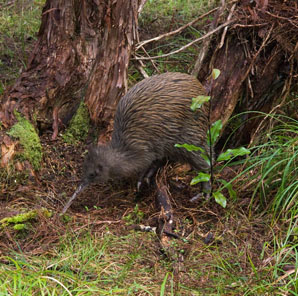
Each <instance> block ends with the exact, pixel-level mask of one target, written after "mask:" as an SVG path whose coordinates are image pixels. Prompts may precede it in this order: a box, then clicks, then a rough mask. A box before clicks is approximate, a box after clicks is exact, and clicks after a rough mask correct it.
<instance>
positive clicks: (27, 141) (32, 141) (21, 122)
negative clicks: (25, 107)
mask: <svg viewBox="0 0 298 296" xmlns="http://www.w3.org/2000/svg"><path fill="white" fill-rule="evenodd" d="M15 116H16V118H17V121H18V122H17V123H16V124H15V125H14V126H13V127H12V128H11V129H10V131H8V132H7V134H8V135H10V136H12V137H14V138H17V139H19V140H20V144H21V145H22V146H23V148H24V150H23V152H22V153H21V154H20V155H21V157H22V158H24V159H27V160H28V161H29V162H30V163H31V165H32V166H33V168H34V169H35V170H38V169H39V168H40V163H41V160H42V147H41V144H40V140H39V136H38V134H37V132H36V130H35V128H34V126H33V125H32V124H31V123H30V121H29V120H27V119H26V118H24V117H23V116H21V115H20V114H19V113H17V112H15Z"/></svg>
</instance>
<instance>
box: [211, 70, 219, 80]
mask: <svg viewBox="0 0 298 296" xmlns="http://www.w3.org/2000/svg"><path fill="white" fill-rule="evenodd" d="M219 75H220V70H219V69H213V70H212V78H213V79H214V80H216V79H217V78H218V76H219Z"/></svg>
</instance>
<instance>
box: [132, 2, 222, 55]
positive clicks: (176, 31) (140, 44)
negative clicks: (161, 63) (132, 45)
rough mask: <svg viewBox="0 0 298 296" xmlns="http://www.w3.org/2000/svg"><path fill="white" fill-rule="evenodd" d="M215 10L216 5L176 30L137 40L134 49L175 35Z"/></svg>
mask: <svg viewBox="0 0 298 296" xmlns="http://www.w3.org/2000/svg"><path fill="white" fill-rule="evenodd" d="M216 10H218V7H216V8H213V9H212V10H210V11H208V12H206V13H204V14H202V15H200V16H199V17H197V18H196V19H194V20H192V21H191V22H189V23H188V24H186V25H184V26H182V27H180V28H178V29H177V30H174V31H172V32H168V33H165V34H162V35H159V36H157V37H154V38H152V39H148V40H145V41H142V42H139V43H138V44H137V46H136V50H138V49H139V48H140V47H142V46H144V45H145V44H147V43H150V42H152V41H158V40H160V39H163V38H166V37H169V36H172V35H175V34H178V33H180V32H181V31H183V30H184V29H186V28H187V27H190V26H192V25H193V24H195V23H196V22H198V21H199V20H201V19H203V18H204V17H206V16H208V15H209V14H211V13H213V12H215V11H216Z"/></svg>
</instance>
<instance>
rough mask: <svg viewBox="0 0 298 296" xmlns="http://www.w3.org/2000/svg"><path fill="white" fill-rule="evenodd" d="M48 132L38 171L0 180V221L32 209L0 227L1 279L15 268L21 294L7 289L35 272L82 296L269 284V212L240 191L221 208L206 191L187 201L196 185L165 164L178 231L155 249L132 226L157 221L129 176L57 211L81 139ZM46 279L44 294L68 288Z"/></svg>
mask: <svg viewBox="0 0 298 296" xmlns="http://www.w3.org/2000/svg"><path fill="white" fill-rule="evenodd" d="M50 136H51V135H50V134H47V135H44V136H43V137H42V139H41V140H42V146H43V150H44V158H43V160H44V161H43V168H42V169H41V170H40V172H38V174H35V175H31V176H29V177H28V176H27V177H25V176H24V175H23V173H22V172H20V173H19V174H17V176H16V174H11V175H10V174H7V176H6V179H2V181H4V182H1V187H0V220H2V219H3V218H6V217H11V216H16V215H18V214H20V213H28V212H30V211H32V210H36V209H37V215H36V216H35V217H33V218H31V219H29V220H27V221H25V222H24V221H21V222H20V221H19V222H18V223H24V224H25V228H24V229H22V230H19V231H17V230H15V229H14V228H13V226H14V225H16V224H17V222H14V223H11V224H9V226H7V227H5V228H4V229H1V236H0V263H1V265H2V270H1V271H2V272H3V271H4V270H5V271H6V272H7V271H10V272H11V278H9V277H7V278H6V279H5V281H7V283H9V282H10V284H12V282H13V281H14V278H15V276H16V272H17V271H19V272H20V273H21V274H22V275H19V276H20V278H19V280H20V281H22V283H21V282H20V283H18V284H19V285H20V287H19V289H20V291H23V293H24V294H17V295H29V294H26V293H25V292H24V291H25V290H22V289H28V287H27V286H26V285H28V283H27V284H26V281H24V278H26V277H29V278H33V279H36V277H40V279H41V281H42V279H44V275H45V274H46V275H48V276H49V275H50V276H51V277H53V278H54V279H56V280H57V281H59V282H61V284H63V286H65V288H66V289H68V290H69V291H70V292H71V291H73V293H74V294H75V295H83V293H82V294H80V293H78V291H83V290H84V289H87V290H86V291H88V290H89V293H87V292H86V294H84V295H159V294H160V293H161V292H162V291H164V294H160V295H270V293H273V291H275V287H274V286H275V285H274V284H273V283H271V282H270V274H268V272H269V270H270V268H271V267H270V260H272V258H271V257H270V253H271V252H272V250H270V249H271V247H270V246H269V242H270V241H271V240H272V229H271V227H270V220H269V217H265V216H262V215H261V214H259V215H258V214H256V213H252V212H251V207H249V203H250V198H249V196H238V199H237V203H236V202H233V201H228V206H227V208H226V209H223V208H222V207H220V206H219V205H218V204H216V203H215V201H214V200H213V199H211V200H210V201H205V200H202V199H201V200H198V201H197V202H196V203H191V202H190V198H191V197H192V196H194V195H195V193H196V188H195V187H190V186H189V182H190V180H191V173H190V172H186V173H185V172H184V170H183V169H184V168H182V169H181V168H180V169H179V167H175V168H168V169H167V183H168V187H169V192H170V194H171V199H172V206H173V213H174V222H175V233H176V234H177V235H178V237H179V238H171V239H170V242H169V245H168V247H167V248H166V249H162V247H161V243H160V240H159V237H158V236H157V235H156V234H155V233H152V232H141V231H138V230H136V229H137V227H136V225H141V224H142V225H146V226H149V225H150V226H153V227H154V226H157V218H158V216H159V210H158V209H157V208H156V205H155V195H156V192H155V191H154V190H153V191H152V192H148V194H147V196H144V198H143V199H142V200H141V201H139V202H138V203H137V205H136V201H135V184H134V182H132V183H122V184H109V185H106V186H104V187H102V186H99V185H96V184H95V185H90V186H89V187H88V188H87V189H86V190H85V191H83V192H82V193H81V194H80V195H79V196H78V197H77V199H76V200H75V201H74V202H73V204H72V206H71V207H70V209H69V210H68V212H67V214H66V215H64V216H61V215H60V213H61V211H62V208H63V205H64V204H65V202H66V201H67V199H68V198H69V197H70V196H71V195H72V194H73V192H74V191H75V189H76V187H77V185H78V183H79V176H80V170H81V165H82V161H83V155H84V153H85V150H86V149H85V147H84V145H82V144H81V145H76V146H74V145H70V144H66V143H65V142H64V141H63V139H62V137H59V138H58V140H56V141H55V142H53V141H51V140H50ZM227 175H228V174H227ZM3 176H4V175H2V177H1V178H3ZM42 209H47V210H46V212H45V211H44V210H42ZM45 213H46V214H45ZM49 213H51V215H49ZM16 217H17V216H16ZM266 219H267V221H266ZM17 266H19V267H20V266H21V267H22V268H21V269H19V268H18V267H17ZM1 271H0V272H1ZM21 278H22V280H21ZM2 280H4V279H3V278H2ZM44 280H45V279H44ZM5 281H4V283H5ZM29 282H30V280H29ZM48 282H49V280H48ZM82 283H83V284H82ZM46 286H47V288H48V289H50V287H51V288H53V289H54V287H55V289H58V290H57V291H59V293H57V294H53V295H64V293H65V295H68V294H67V292H66V289H64V288H63V286H62V285H61V286H59V285H58V284H57V282H56V281H53V282H50V283H47V285H46ZM83 287H84V289H83ZM6 288H7V287H6ZM11 289H13V288H11ZM59 289H60V290H59ZM33 290H34V289H33ZM33 290H32V291H33ZM0 291H1V284H0ZM11 291H13V290H11ZM75 291H76V292H75ZM92 291H93V292H92ZM270 291H271V292H270ZM267 292H270V293H269V294H267ZM76 293H78V294H76ZM97 293H98V294H97ZM0 294H1V293H0ZM1 295H2V294H1ZM8 295H12V294H10V293H8ZM13 295H14V294H13ZM38 295H42V294H38ZM272 295H273V294H272ZM274 295H275V294H274ZM276 295H277V294H276Z"/></svg>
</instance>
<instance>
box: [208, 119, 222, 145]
mask: <svg viewBox="0 0 298 296" xmlns="http://www.w3.org/2000/svg"><path fill="white" fill-rule="evenodd" d="M221 129H222V122H221V120H220V119H219V120H217V121H215V122H214V123H213V124H212V126H211V128H210V131H211V144H210V137H209V130H208V132H207V143H208V145H209V146H210V145H214V143H215V141H216V139H217V138H218V136H219V133H220V131H221Z"/></svg>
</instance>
